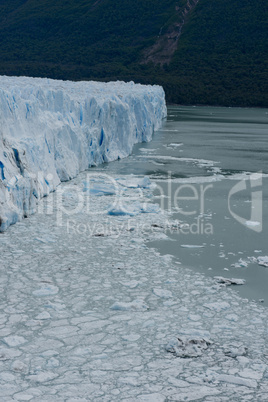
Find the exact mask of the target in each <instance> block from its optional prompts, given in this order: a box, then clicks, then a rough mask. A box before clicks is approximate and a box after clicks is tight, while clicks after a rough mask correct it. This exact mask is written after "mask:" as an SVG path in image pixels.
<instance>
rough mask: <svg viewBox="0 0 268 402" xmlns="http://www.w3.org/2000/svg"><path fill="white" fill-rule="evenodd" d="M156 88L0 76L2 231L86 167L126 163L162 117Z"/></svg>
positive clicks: (160, 96)
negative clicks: (128, 157)
mask: <svg viewBox="0 0 268 402" xmlns="http://www.w3.org/2000/svg"><path fill="white" fill-rule="evenodd" d="M166 114H167V109H166V103H165V93H164V90H163V88H162V87H160V86H156V85H154V86H145V85H140V84H134V83H133V82H129V83H125V82H109V83H101V82H70V81H58V80H52V79H44V78H30V77H6V76H1V77H0V123H1V124H0V231H4V230H6V229H7V227H8V226H10V225H11V224H14V223H16V222H17V221H20V220H21V219H22V218H23V217H27V216H29V215H31V214H33V213H34V212H35V211H36V208H37V203H38V201H39V200H40V199H41V198H42V197H44V196H47V195H48V194H49V193H50V192H52V191H54V190H55V189H56V187H57V186H58V185H59V184H60V182H63V181H67V180H70V179H72V178H74V177H75V176H77V174H78V173H79V172H81V171H84V170H86V169H88V168H89V167H90V166H96V165H99V164H101V163H103V162H110V161H114V160H116V159H120V158H124V157H126V156H128V155H129V154H130V153H131V151H132V149H133V146H134V144H136V143H138V142H147V141H150V139H151V138H152V134H153V132H154V130H156V129H158V128H160V126H161V121H162V119H163V118H165V117H166Z"/></svg>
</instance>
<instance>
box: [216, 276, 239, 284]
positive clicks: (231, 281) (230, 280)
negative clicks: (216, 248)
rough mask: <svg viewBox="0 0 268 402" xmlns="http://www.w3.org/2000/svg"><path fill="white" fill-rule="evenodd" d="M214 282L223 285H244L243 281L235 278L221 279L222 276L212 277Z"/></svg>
mask: <svg viewBox="0 0 268 402" xmlns="http://www.w3.org/2000/svg"><path fill="white" fill-rule="evenodd" d="M214 279H216V282H218V283H224V284H225V285H227V286H228V285H244V284H245V283H246V281H245V279H237V278H223V277H222V276H214Z"/></svg>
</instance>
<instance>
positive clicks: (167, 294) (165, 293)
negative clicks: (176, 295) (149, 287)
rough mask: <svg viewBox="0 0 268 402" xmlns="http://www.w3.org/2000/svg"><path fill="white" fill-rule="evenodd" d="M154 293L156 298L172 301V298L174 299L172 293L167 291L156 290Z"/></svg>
mask: <svg viewBox="0 0 268 402" xmlns="http://www.w3.org/2000/svg"><path fill="white" fill-rule="evenodd" d="M153 293H154V294H155V295H156V296H158V297H161V298H162V299H170V298H171V297H173V295H172V292H171V291H170V290H166V289H161V288H155V289H153Z"/></svg>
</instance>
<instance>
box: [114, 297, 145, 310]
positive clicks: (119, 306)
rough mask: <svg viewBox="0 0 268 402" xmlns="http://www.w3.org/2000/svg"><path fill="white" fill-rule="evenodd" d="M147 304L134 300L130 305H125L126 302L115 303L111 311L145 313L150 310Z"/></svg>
mask: <svg viewBox="0 0 268 402" xmlns="http://www.w3.org/2000/svg"><path fill="white" fill-rule="evenodd" d="M148 308H149V307H148V306H147V304H145V303H144V301H143V300H139V299H137V300H133V301H132V302H130V303H124V302H115V303H114V304H113V305H112V306H111V307H110V309H111V310H119V311H120V310H121V311H127V310H138V311H144V310H148Z"/></svg>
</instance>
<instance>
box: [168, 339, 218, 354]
mask: <svg viewBox="0 0 268 402" xmlns="http://www.w3.org/2000/svg"><path fill="white" fill-rule="evenodd" d="M211 344H212V342H211V341H210V340H209V339H204V338H197V337H189V338H186V337H181V336H180V337H179V338H175V339H172V340H170V341H169V343H168V344H167V346H166V351H167V352H170V353H173V354H174V355H175V356H177V357H182V358H191V357H199V356H201V355H202V354H203V352H204V351H205V350H206V349H207V348H208V347H209V346H210V345H211Z"/></svg>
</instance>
